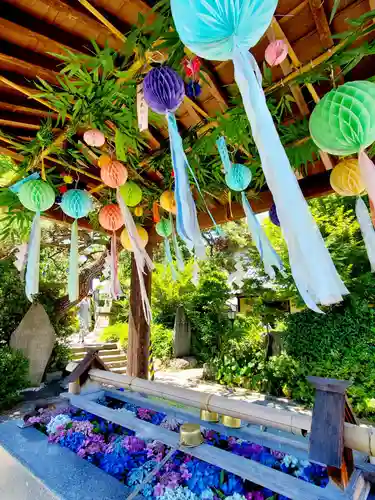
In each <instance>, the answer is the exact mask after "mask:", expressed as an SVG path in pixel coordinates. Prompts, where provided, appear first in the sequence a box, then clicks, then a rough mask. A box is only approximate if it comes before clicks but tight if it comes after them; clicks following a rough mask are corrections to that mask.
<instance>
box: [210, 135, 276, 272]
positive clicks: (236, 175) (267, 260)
mask: <svg viewBox="0 0 375 500" xmlns="http://www.w3.org/2000/svg"><path fill="white" fill-rule="evenodd" d="M216 144H217V147H218V150H219V153H220V157H221V160H222V162H223V165H224V172H225V174H226V175H225V180H226V183H227V185H228V187H229V188H231V189H234V190H235V191H240V192H241V197H242V206H243V209H244V212H245V215H246V221H247V226H248V228H249V232H250V235H251V237H252V239H253V241H254V243H255V245H256V247H257V249H258V252H259V255H260V257H261V259H262V261H263V265H264V270H265V271H266V273H267V274H268V276H269V277H270V278H271V279H274V278H275V271H274V267H276V268H277V269H278V270H279V271H280V272H282V271H283V269H284V266H283V264H282V262H281V259H280V257H279V256H278V255H277V253H276V252H275V250H274V249H273V247H272V245H271V243H270V241H269V239H268V238H267V235H266V233H265V232H264V229H263V227H262V226H261V225H260V224H259V221H258V219H257V218H256V216H255V214H254V212H253V211H252V208H251V206H250V203H249V200H248V199H247V196H246V192H245V189H247V187H248V186H249V184H250V182H251V172H250V170H249V168H248V167H246V165H233V164H232V162H231V161H230V159H229V155H228V149H227V146H226V143H225V139H224V137H220V138H219V139H218V140H217V141H216Z"/></svg>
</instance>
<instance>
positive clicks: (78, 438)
mask: <svg viewBox="0 0 375 500" xmlns="http://www.w3.org/2000/svg"><path fill="white" fill-rule="evenodd" d="M85 439H86V436H85V435H84V434H82V433H81V432H73V433H68V434H66V435H65V436H61V438H60V439H59V443H60V444H61V446H64V447H65V448H69V450H72V451H74V453H77V451H78V450H79V449H80V448H81V446H82V445H83V442H84V441H85Z"/></svg>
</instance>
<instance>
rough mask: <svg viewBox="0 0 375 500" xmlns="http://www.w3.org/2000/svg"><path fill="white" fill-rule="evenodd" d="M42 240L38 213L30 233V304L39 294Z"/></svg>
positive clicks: (27, 292) (28, 267)
mask: <svg viewBox="0 0 375 500" xmlns="http://www.w3.org/2000/svg"><path fill="white" fill-rule="evenodd" d="M40 240H41V228H40V212H36V214H35V216H34V219H33V224H32V226H31V231H30V237H29V245H28V249H27V267H26V277H25V281H26V286H25V293H26V297H27V298H28V299H29V301H30V302H32V301H33V295H36V294H37V293H38V292H39V262H40Z"/></svg>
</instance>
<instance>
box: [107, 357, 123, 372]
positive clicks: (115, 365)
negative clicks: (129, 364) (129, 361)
mask: <svg viewBox="0 0 375 500" xmlns="http://www.w3.org/2000/svg"><path fill="white" fill-rule="evenodd" d="M105 364H106V366H108V368H110V369H111V370H113V368H126V359H116V360H115V359H114V360H113V361H105Z"/></svg>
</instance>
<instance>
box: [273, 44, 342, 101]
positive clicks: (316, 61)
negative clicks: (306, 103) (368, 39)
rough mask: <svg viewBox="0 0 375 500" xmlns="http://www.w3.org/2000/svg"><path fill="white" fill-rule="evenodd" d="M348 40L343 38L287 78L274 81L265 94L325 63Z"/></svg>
mask: <svg viewBox="0 0 375 500" xmlns="http://www.w3.org/2000/svg"><path fill="white" fill-rule="evenodd" d="M346 43H347V41H346V40H343V41H342V42H340V43H339V44H338V45H336V46H335V47H333V48H332V49H328V50H327V51H326V52H324V54H321V55H320V56H318V57H316V58H315V59H313V60H312V61H310V62H309V63H306V64H304V65H303V66H301V67H299V68H297V69H296V70H295V71H293V72H292V73H290V74H289V75H287V76H286V77H285V78H282V79H281V80H279V81H278V82H275V83H273V84H272V85H270V86H269V87H267V88H266V89H265V90H264V93H265V94H270V93H271V92H274V91H275V90H277V89H279V88H280V87H284V86H285V85H287V84H288V83H290V82H292V81H293V80H295V79H296V78H298V77H299V76H301V75H303V74H305V73H308V72H309V71H310V70H312V69H314V68H315V67H316V66H320V64H323V63H324V62H326V61H328V60H329V59H330V58H331V57H332V56H334V55H335V54H336V53H337V52H339V51H340V50H341V49H342V48H343V47H345V45H346Z"/></svg>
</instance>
